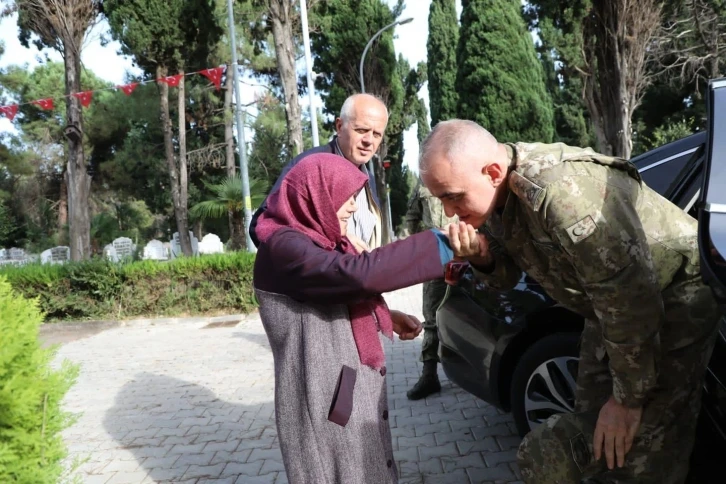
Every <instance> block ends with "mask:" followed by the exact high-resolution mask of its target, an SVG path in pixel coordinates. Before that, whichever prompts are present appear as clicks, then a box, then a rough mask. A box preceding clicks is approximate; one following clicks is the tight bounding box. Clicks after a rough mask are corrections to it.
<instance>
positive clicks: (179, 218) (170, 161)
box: [156, 66, 192, 255]
mask: <svg viewBox="0 0 726 484" xmlns="http://www.w3.org/2000/svg"><path fill="white" fill-rule="evenodd" d="M166 75H167V69H166V67H162V66H159V67H157V68H156V77H157V78H161V77H166ZM159 93H160V96H159V97H160V100H159V107H160V110H161V127H162V131H163V132H164V153H165V155H166V163H167V166H168V168H169V178H170V181H171V198H172V201H173V203H174V215H175V217H176V227H177V231H178V232H179V243H180V245H181V248H182V252H183V253H184V255H191V253H192V242H191V239H190V238H189V222H188V221H187V210H186V208H187V207H186V197H185V199H184V204H182V197H181V190H180V179H179V178H180V176H179V172H178V170H177V167H176V160H175V159H174V146H173V144H172V127H171V116H170V115H169V86H168V85H167V84H166V83H165V82H160V83H159ZM180 94H181V93H180ZM182 99H183V98H182ZM184 175H185V182H186V163H185V174H184ZM184 193H185V195H186V187H185V189H184Z"/></svg>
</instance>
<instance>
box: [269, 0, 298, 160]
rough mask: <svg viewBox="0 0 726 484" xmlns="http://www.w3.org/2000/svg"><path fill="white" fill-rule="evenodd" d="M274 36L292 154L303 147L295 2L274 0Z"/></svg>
mask: <svg viewBox="0 0 726 484" xmlns="http://www.w3.org/2000/svg"><path fill="white" fill-rule="evenodd" d="M269 7H270V17H271V19H272V36H273V38H274V40H275V56H276V57H277V69H278V71H279V72H280V81H281V82H282V90H283V92H284V94H285V116H286V117H287V138H288V147H289V149H290V157H293V156H297V155H299V154H300V153H301V152H302V150H303V136H302V119H301V118H302V111H301V109H300V99H299V98H298V95H297V73H296V71H295V44H294V40H293V32H292V10H293V2H290V1H289V0H270V2H269Z"/></svg>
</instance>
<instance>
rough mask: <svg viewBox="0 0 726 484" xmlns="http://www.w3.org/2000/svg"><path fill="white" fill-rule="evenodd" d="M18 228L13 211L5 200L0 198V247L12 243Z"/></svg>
mask: <svg viewBox="0 0 726 484" xmlns="http://www.w3.org/2000/svg"><path fill="white" fill-rule="evenodd" d="M16 229H17V225H16V223H15V220H14V217H13V214H12V212H11V211H10V209H9V208H8V207H7V206H6V205H5V202H4V201H2V200H0V247H8V246H9V245H10V244H11V243H12V240H13V239H12V235H13V232H15V230H16Z"/></svg>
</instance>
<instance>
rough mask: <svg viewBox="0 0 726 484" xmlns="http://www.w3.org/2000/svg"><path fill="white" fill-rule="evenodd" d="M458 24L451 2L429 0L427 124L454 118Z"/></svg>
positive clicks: (450, 0) (449, 0) (453, 2)
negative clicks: (429, 119)
mask: <svg viewBox="0 0 726 484" xmlns="http://www.w3.org/2000/svg"><path fill="white" fill-rule="evenodd" d="M458 40H459V23H458V19H457V17H456V2H455V0H432V1H431V7H430V8H429V38H428V41H427V43H426V51H427V54H428V55H427V58H428V67H427V71H428V80H429V106H430V109H431V125H432V126H434V125H436V124H437V123H438V122H439V121H442V120H446V119H450V118H455V117H456V105H457V103H458V100H459V96H458V95H457V93H456V85H455V84H456V44H457V43H458Z"/></svg>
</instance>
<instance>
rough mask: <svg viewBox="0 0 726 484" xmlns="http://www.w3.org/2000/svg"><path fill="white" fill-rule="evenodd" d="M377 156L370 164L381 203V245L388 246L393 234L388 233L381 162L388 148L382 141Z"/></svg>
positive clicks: (385, 190)
mask: <svg viewBox="0 0 726 484" xmlns="http://www.w3.org/2000/svg"><path fill="white" fill-rule="evenodd" d="M378 153H379V156H377V157H374V158H373V159H372V160H371V164H373V173H374V174H375V177H376V189H377V190H378V199H379V200H380V201H381V204H380V206H379V207H378V208H379V209H380V210H381V245H385V244H388V243H390V242H393V240H392V237H393V234H391V233H390V232H389V231H388V226H389V225H388V224H389V220H388V219H389V217H388V213H389V211H388V197H387V196H386V192H387V187H386V185H387V184H386V170H385V168H383V161H382V160H384V159H385V156H386V155H387V154H388V146H387V145H386V142H385V141H383V142H382V143H381V146H380V148H379V149H378Z"/></svg>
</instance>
